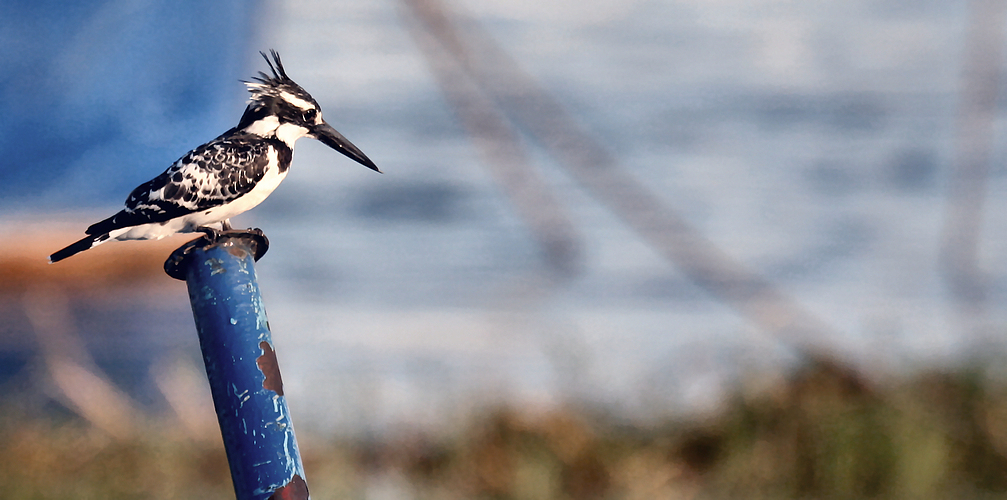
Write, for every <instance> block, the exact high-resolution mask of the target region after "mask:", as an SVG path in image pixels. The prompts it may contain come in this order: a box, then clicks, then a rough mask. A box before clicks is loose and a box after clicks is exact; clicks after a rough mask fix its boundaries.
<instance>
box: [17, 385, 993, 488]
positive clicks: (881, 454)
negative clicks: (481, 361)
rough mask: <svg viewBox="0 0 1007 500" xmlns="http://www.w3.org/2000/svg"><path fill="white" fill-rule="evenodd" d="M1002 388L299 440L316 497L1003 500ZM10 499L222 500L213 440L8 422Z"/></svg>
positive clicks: (828, 392)
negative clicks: (677, 416)
mask: <svg viewBox="0 0 1007 500" xmlns="http://www.w3.org/2000/svg"><path fill="white" fill-rule="evenodd" d="M1005 396H1007V385H1004V384H1003V383H1002V382H1000V381H990V380H989V379H988V378H987V377H985V376H983V375H982V374H981V373H980V372H978V371H975V372H966V373H954V374H950V373H937V372H934V373H925V374H920V375H918V376H915V377H913V378H911V379H907V380H905V381H903V382H901V383H897V384H892V385H890V386H888V387H886V388H883V389H877V388H870V387H867V386H865V385H864V384H861V383H859V381H858V380H857V379H856V378H855V377H850V376H849V375H848V374H844V373H842V372H840V371H837V370H833V369H831V368H828V367H810V368H808V369H806V370H804V371H803V372H801V373H797V374H795V375H794V376H793V377H792V378H791V380H790V381H788V382H786V383H784V384H781V385H779V386H776V387H774V388H772V389H771V390H768V391H763V392H761V393H759V394H737V395H736V397H735V398H734V400H733V401H731V402H730V403H729V404H727V405H725V407H724V409H723V411H722V412H720V413H719V414H718V415H713V416H708V417H705V418H702V419H696V420H686V421H683V420H672V419H669V420H666V421H664V422H662V423H660V424H655V425H650V426H640V425H637V426H631V425H626V424H625V423H618V422H614V421H612V420H611V419H608V418H605V417H599V416H597V415H594V414H592V413H591V412H583V411H577V410H572V409H565V410H555V411H552V412H549V413H546V414H534V415H533V414H530V413H525V412H522V411H521V410H519V409H515V408H505V409H496V410H493V411H487V412H486V413H484V414H482V415H480V416H477V417H473V418H470V419H469V420H468V421H467V422H466V423H465V424H464V425H462V426H460V427H459V429H458V431H457V432H456V433H454V434H453V435H450V436H443V437H433V436H429V435H423V434H419V433H416V434H412V435H407V436H402V435H400V436H398V437H394V438H391V437H389V438H386V439H381V440H376V441H348V440H341V439H338V438H336V437H330V438H324V437H321V436H304V435H302V436H301V448H302V451H303V458H304V462H305V469H306V471H307V475H308V483H309V486H310V487H311V490H312V498H315V499H316V500H317V499H329V498H333V499H334V498H417V499H515V500H517V499H528V500H534V499H570V500H573V499H663V498H668V499H671V498H697V499H706V498H710V499H720V498H746V499H752V498H755V499H759V498H765V499H775V498H781V499H782V498H837V499H841V498H886V499H889V498H892V499H898V498H913V499H926V498H999V497H1007V455H1005V452H1007V397H1005ZM5 415H6V418H5V425H4V426H3V430H2V431H0V449H3V450H4V451H5V452H4V453H3V454H2V455H0V457H2V458H0V462H2V463H0V484H3V485H4V488H3V495H2V496H3V497H4V498H12V499H20V498H26V499H27V498H31V499H57V498H75V499H87V498H104V499H108V498H113V499H114V498H222V499H223V498H232V495H233V493H232V492H231V488H230V478H229V475H228V472H227V468H226V463H225V458H224V455H223V452H222V450H221V449H220V445H219V441H216V440H211V441H202V442H201V441H194V440H191V439H189V438H188V437H186V436H184V435H182V434H180V433H179V432H178V431H177V430H174V429H172V428H170V427H167V426H164V425H157V424H149V425H148V426H147V427H146V428H145V431H144V433H143V434H142V436H139V437H137V438H135V439H130V440H126V441H123V440H115V439H113V438H110V437H108V435H107V434H104V433H102V432H100V431H97V430H94V429H93V428H90V427H87V426H86V425H84V424H82V423H79V422H76V421H65V420H64V421H58V420H55V419H53V418H33V417H30V416H26V415H18V414H16V413H14V412H7V413H6V414H5Z"/></svg>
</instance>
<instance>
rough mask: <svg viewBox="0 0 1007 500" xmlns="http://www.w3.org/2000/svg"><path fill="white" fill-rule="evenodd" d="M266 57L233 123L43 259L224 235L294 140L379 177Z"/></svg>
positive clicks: (259, 194) (286, 160) (260, 196)
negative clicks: (306, 140)
mask: <svg viewBox="0 0 1007 500" xmlns="http://www.w3.org/2000/svg"><path fill="white" fill-rule="evenodd" d="M269 52H270V54H269V55H268V56H267V55H266V53H265V52H259V54H260V55H261V56H262V57H263V59H265V60H266V64H267V65H269V70H270V73H271V74H266V73H265V72H262V71H260V72H259V74H258V76H256V77H253V78H252V79H251V80H249V81H242V83H244V84H245V85H246V87H247V88H248V91H249V93H250V94H251V96H250V98H249V101H248V105H247V107H246V108H245V111H244V113H243V114H242V115H241V119H240V120H239V121H238V125H237V126H235V127H234V128H231V129H230V130H228V131H227V132H224V133H223V134H221V135H220V136H218V137H217V138H216V139H213V140H212V141H210V142H208V143H206V144H203V145H202V146H199V147H197V148H195V149H193V150H192V151H189V152H188V153H186V154H185V155H184V156H182V157H181V158H179V159H178V160H177V161H176V162H175V163H173V164H172V165H171V166H170V167H168V168H167V170H165V171H164V172H163V173H161V174H160V175H158V176H157V177H154V178H153V179H151V180H150V181H147V182H145V183H143V184H141V185H140V186H138V187H137V188H136V189H134V190H133V191H132V192H131V193H130V194H129V197H128V198H126V202H125V207H124V208H123V209H122V210H120V211H119V212H118V213H116V214H115V215H112V216H111V217H108V218H107V219H104V220H102V221H99V222H96V223H94V224H92V225H91V226H90V227H88V228H87V229H86V230H85V231H84V232H85V234H87V236H85V237H83V238H81V239H80V240H78V241H76V242H75V243H73V244H71V245H69V246H67V247H66V248H63V249H61V250H59V251H57V252H55V253H53V254H52V255H50V256H49V262H50V263H55V262H59V261H61V260H63V259H66V258H67V257H70V256H72V255H75V254H77V253H80V252H83V251H84V250H88V249H91V248H94V247H96V246H98V245H100V244H102V243H104V242H106V241H110V240H150V239H154V240H159V239H161V238H164V237H167V236H171V235H173V234H176V233H191V232H204V233H207V234H208V235H212V234H219V231H227V230H231V224H230V218H231V217H234V216H236V215H238V214H240V213H243V212H245V211H247V210H250V209H252V208H253V207H255V206H256V205H258V204H259V203H261V202H262V201H263V200H265V199H266V197H267V196H269V195H270V193H272V192H273V190H274V189H276V187H277V186H278V185H279V184H280V182H282V181H283V179H284V178H285V177H286V176H287V173H288V171H289V170H290V162H291V158H292V157H293V152H294V143H295V142H296V141H297V139H300V138H301V137H310V138H313V139H317V140H319V141H321V142H322V143H323V144H325V145H327V146H329V147H331V148H332V149H335V150H336V151H338V152H340V153H342V154H344V155H346V156H347V157H349V158H350V159H352V160H354V161H356V162H357V163H360V164H361V165H363V166H365V167H367V168H369V169H371V170H374V171H375V172H379V173H380V172H381V171H380V170H378V167H377V165H375V164H374V162H373V161H371V160H370V158H368V157H367V155H365V154H364V153H363V152H362V151H361V150H360V149H359V148H357V147H356V146H354V145H353V143H351V142H350V141H348V140H347V139H346V138H345V137H343V135H342V134H340V133H339V132H337V131H336V129H334V128H332V126H331V125H329V124H328V123H326V122H325V120H323V119H322V109H321V107H319V105H318V102H317V101H315V99H314V98H312V97H311V94H309V93H308V92H307V91H306V90H304V88H302V87H301V86H300V85H298V84H296V83H294V81H293V80H291V79H290V77H288V76H287V73H286V71H285V70H284V68H283V63H282V62H281V61H280V55H279V54H278V53H277V52H276V51H275V50H270V51H269ZM270 56H271V58H272V60H270ZM218 226H219V230H218V229H217V227H218Z"/></svg>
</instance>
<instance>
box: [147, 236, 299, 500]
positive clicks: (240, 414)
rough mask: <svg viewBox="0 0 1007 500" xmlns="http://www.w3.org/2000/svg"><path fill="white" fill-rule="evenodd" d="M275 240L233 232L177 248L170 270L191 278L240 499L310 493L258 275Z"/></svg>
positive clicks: (191, 295) (287, 497) (192, 297)
mask: <svg viewBox="0 0 1007 500" xmlns="http://www.w3.org/2000/svg"><path fill="white" fill-rule="evenodd" d="M267 246H268V242H267V241H266V239H265V237H264V236H263V235H262V233H261V232H243V231H242V232H238V231H230V232H225V233H222V234H221V235H220V236H218V237H216V238H213V240H212V241H211V239H208V238H205V237H204V238H200V239H197V240H195V241H193V242H190V243H188V244H186V245H184V246H183V247H181V248H179V249H178V250H176V251H175V252H174V253H173V254H172V256H171V257H170V258H169V259H168V261H167V262H165V271H166V272H167V273H168V274H169V275H170V276H172V277H174V278H177V279H183V280H185V282H186V284H187V285H188V288H189V300H190V302H191V303H192V314H193V317H194V318H195V320H196V330H197V332H198V333H199V345H200V348H201V349H202V351H203V361H204V362H205V363H206V375H207V379H208V380H209V382H210V392H211V393H212V394H213V404H214V407H215V408H216V411H217V419H218V421H219V422H220V432H221V435H222V437H223V438H224V448H225V449H226V451H227V461H228V463H229V465H230V467H231V478H232V479H233V480H234V490H235V493H236V495H237V498H238V500H245V499H254V500H259V499H277V500H279V499H283V500H294V499H307V498H308V487H307V484H306V483H305V481H304V468H303V466H302V465H301V457H300V453H299V452H298V449H297V440H296V438H295V436H294V427H293V425H292V424H291V421H290V413H289V411H288V409H287V402H286V399H285V398H284V397H283V380H282V378H281V377H280V370H279V366H278V364H277V362H276V353H275V351H274V349H273V343H272V337H271V335H270V332H269V321H268V320H267V319H266V310H265V307H264V306H263V304H262V296H261V295H260V293H259V285H258V282H257V280H256V275H255V260H257V259H258V258H259V257H261V256H262V254H263V253H265V249H266V247H267Z"/></svg>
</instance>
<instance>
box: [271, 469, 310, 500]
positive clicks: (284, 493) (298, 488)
mask: <svg viewBox="0 0 1007 500" xmlns="http://www.w3.org/2000/svg"><path fill="white" fill-rule="evenodd" d="M269 500H308V483H305V482H304V478H302V477H301V476H299V475H297V474H294V478H293V479H291V480H290V482H289V483H287V484H285V485H283V486H280V487H279V488H277V489H276V491H274V492H273V494H272V495H270V496H269Z"/></svg>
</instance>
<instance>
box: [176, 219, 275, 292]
mask: <svg viewBox="0 0 1007 500" xmlns="http://www.w3.org/2000/svg"><path fill="white" fill-rule="evenodd" d="M214 247H221V248H225V249H227V250H228V251H230V252H245V251H246V250H245V248H248V249H250V250H251V251H252V256H253V257H254V258H255V260H256V261H258V260H259V259H261V258H262V256H263V255H266V250H269V240H268V239H266V235H265V234H264V233H263V232H262V230H261V229H245V230H230V231H216V232H214V233H212V234H206V235H203V237H202V238H196V239H194V240H192V241H190V242H188V243H186V244H185V245H182V246H180V247H178V249H176V250H175V251H174V252H172V253H171V255H170V256H169V257H168V260H166V261H164V272H166V273H168V276H171V277H172V278H175V279H177V280H180V281H185V269H186V266H187V265H188V263H187V262H186V261H187V260H188V259H189V256H190V255H191V254H192V252H193V250H197V249H200V250H206V249H209V248H214Z"/></svg>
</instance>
